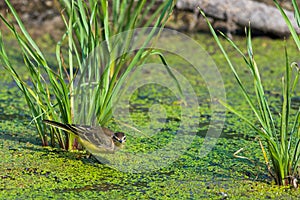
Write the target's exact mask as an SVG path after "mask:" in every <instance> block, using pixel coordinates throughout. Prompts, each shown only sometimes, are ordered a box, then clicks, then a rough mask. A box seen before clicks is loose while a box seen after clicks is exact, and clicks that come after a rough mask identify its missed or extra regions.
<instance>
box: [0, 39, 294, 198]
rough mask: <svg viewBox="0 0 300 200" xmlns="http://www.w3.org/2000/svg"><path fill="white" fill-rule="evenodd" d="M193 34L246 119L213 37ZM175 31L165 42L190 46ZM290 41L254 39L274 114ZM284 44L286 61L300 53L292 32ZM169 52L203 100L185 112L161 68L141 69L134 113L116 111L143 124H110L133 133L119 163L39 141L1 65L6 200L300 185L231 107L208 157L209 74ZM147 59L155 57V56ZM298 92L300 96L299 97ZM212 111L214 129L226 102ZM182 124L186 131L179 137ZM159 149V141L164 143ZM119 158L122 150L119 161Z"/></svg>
mask: <svg viewBox="0 0 300 200" xmlns="http://www.w3.org/2000/svg"><path fill="white" fill-rule="evenodd" d="M190 37H191V38H193V39H194V40H196V41H197V42H198V43H199V45H200V46H201V47H202V48H203V49H204V50H205V51H207V53H208V54H207V56H208V55H209V56H210V57H211V58H212V59H213V61H214V62H215V64H216V66H217V69H218V71H219V73H220V75H221V77H222V80H223V83H224V88H225V91H226V98H227V102H229V103H230V104H231V105H233V106H234V107H235V108H237V109H238V110H239V111H240V112H242V113H243V114H245V115H247V116H249V120H253V121H255V118H254V116H253V115H252V113H251V111H250V109H249V107H248V106H247V104H246V102H245V101H244V99H243V96H242V94H241V92H240V91H239V87H238V85H237V83H236V81H235V79H234V77H233V75H232V72H231V71H230V68H229V67H228V65H227V63H226V61H225V59H224V58H223V56H222V55H221V53H220V51H219V49H218V47H217V46H216V45H215V42H214V40H213V38H212V36H211V35H208V34H203V33H198V34H192V35H190ZM171 38H172V37H169V38H167V39H170V42H168V43H167V44H168V45H169V46H168V48H172V46H173V45H175V46H176V45H177V48H183V49H184V48H185V46H184V44H185V43H184V42H179V41H172V40H171ZM39 40H40V41H39V43H40V44H41V45H42V48H43V49H44V51H45V52H46V56H48V57H49V59H51V61H50V65H55V61H54V58H55V53H54V52H55V51H54V50H53V43H52V42H51V41H50V40H49V38H48V36H44V37H42V38H40V39H39ZM234 41H236V43H237V44H238V45H239V46H240V47H241V48H244V47H245V43H246V42H245V38H242V37H241V38H240V37H235V38H234ZM5 43H6V45H7V47H8V46H9V47H10V49H9V50H10V51H9V56H11V62H12V63H14V64H15V65H16V66H17V67H16V68H17V69H18V70H19V71H20V73H21V75H22V76H24V77H25V78H26V77H28V73H27V72H25V71H24V70H23V64H22V57H21V54H19V53H17V52H19V51H18V50H17V49H15V47H14V45H12V44H13V43H14V42H13V40H11V38H10V37H9V36H7V37H6V40H5ZM284 44H285V42H284V41H283V40H280V39H278V40H271V39H269V38H264V37H258V38H254V39H253V48H254V55H255V59H256V62H257V64H258V66H259V69H260V71H261V76H262V80H263V83H264V86H265V90H266V93H267V98H268V100H269V101H270V102H271V108H272V111H274V113H276V112H279V111H280V105H281V101H282V100H281V94H280V92H281V77H282V76H283V75H284V67H285V57H284ZM180 45H183V46H182V47H181V46H180ZM224 45H225V47H226V49H227V51H228V52H229V55H230V56H231V58H232V61H233V63H234V64H235V66H236V67H237V70H238V72H239V74H240V76H241V79H242V80H243V82H244V83H245V85H246V87H247V89H248V90H249V92H250V93H251V94H254V91H253V86H252V83H253V82H252V79H251V76H250V75H251V74H250V72H249V71H248V70H247V68H246V65H245V64H244V61H243V59H242V58H240V57H239V56H238V54H237V53H236V52H235V51H234V50H233V49H232V48H231V47H230V45H229V44H226V42H225V41H224ZM286 46H287V48H288V53H289V57H290V61H295V62H299V58H298V56H297V55H298V51H297V49H296V47H295V45H294V43H293V41H292V40H291V39H288V40H287V41H286ZM168 48H167V49H168ZM187 49H188V48H185V50H187ZM244 49H245V48H244ZM164 53H165V55H166V58H167V60H168V62H169V64H170V66H172V67H173V68H174V69H175V70H176V72H178V73H179V74H181V75H182V76H184V77H185V79H186V80H188V81H189V86H191V88H192V89H193V92H194V94H195V96H196V98H197V100H198V103H199V105H198V106H197V107H196V108H193V109H188V110H187V111H184V109H185V107H184V106H183V102H180V101H179V99H178V96H176V93H174V91H172V90H170V88H167V87H164V85H161V84H157V82H156V80H157V79H160V76H158V75H157V78H156V79H155V75H153V74H151V73H152V72H151V70H150V72H149V74H150V75H149V76H145V77H143V79H145V80H147V79H148V78H149V79H150V82H149V84H144V85H143V86H142V87H140V88H139V89H137V90H134V91H133V92H132V93H130V95H129V101H128V102H129V104H128V105H127V107H126V109H127V110H128V112H126V113H125V115H124V113H120V115H119V117H120V118H119V120H123V121H124V122H126V123H127V124H128V123H131V124H130V125H133V126H135V127H137V128H138V129H139V130H141V132H139V131H133V130H132V129H130V128H128V127H126V126H116V125H115V124H114V123H113V124H111V125H110V127H112V128H117V129H122V130H123V129H124V130H125V131H126V132H127V133H128V136H127V144H126V148H125V149H124V150H123V154H122V155H121V156H120V157H118V156H119V155H110V156H113V157H115V158H116V159H117V161H114V162H115V163H117V164H116V165H113V166H111V165H104V164H100V163H99V162H98V161H97V159H95V157H90V156H88V154H86V153H85V152H80V151H79V152H66V151H63V150H61V149H57V148H50V147H41V142H40V140H39V138H38V135H37V133H36V131H35V128H34V126H33V125H31V124H30V121H31V117H30V113H29V111H28V110H27V106H26V103H25V99H24V98H23V97H22V94H21V93H20V91H19V90H18V88H17V87H16V85H15V84H14V83H13V82H12V79H11V78H10V77H9V75H8V74H7V73H6V72H5V71H4V70H3V69H2V70H1V72H0V73H1V77H2V78H1V80H0V84H1V89H0V90H1V92H0V127H1V128H0V130H1V132H0V149H1V151H0V158H1V160H0V163H1V165H0V167H1V170H0V199H3V198H5V199H27V198H41V199H44V198H51V197H52V198H56V199H67V198H68V199H69V198H91V199H92V198H97V199H200V198H201V199H202V198H203V199H212V198H213V199H225V198H227V197H228V198H231V199H243V198H245V199H246V198H247V199H248V198H254V199H258V198H264V199H265V198H280V199H286V198H295V199H296V198H299V197H300V193H299V192H298V191H296V190H287V189H286V188H284V187H277V186H274V185H273V182H272V179H271V177H269V175H268V172H267V168H266V165H265V163H264V159H263V156H262V153H261V150H260V147H259V143H258V140H257V139H256V135H255V133H254V132H253V131H252V130H251V129H250V128H249V127H248V126H247V125H246V124H245V123H243V122H242V121H241V120H240V119H238V118H237V117H236V116H234V115H233V114H231V113H227V114H226V118H225V122H224V127H223V129H222V132H221V133H220V136H219V137H218V138H217V141H216V144H215V145H214V146H213V148H212V150H211V151H209V152H207V155H205V156H203V152H201V150H202V149H201V147H202V146H203V144H204V142H205V141H206V139H207V138H206V136H207V130H209V128H210V127H209V125H210V123H211V120H212V119H211V118H212V113H213V111H212V107H213V106H212V101H211V99H210V93H209V90H208V88H207V85H206V84H207V83H206V82H205V81H206V80H205V77H202V76H201V74H199V73H198V72H197V71H195V69H193V68H192V67H191V66H190V64H189V63H188V61H187V60H184V59H183V58H182V57H180V56H176V55H174V54H172V53H169V52H167V51H165V52H164ZM188 54H190V55H191V56H192V57H193V56H194V57H197V56H199V55H197V54H195V49H190V52H188ZM202 56H203V55H202ZM200 60H201V59H200ZM150 61H151V62H156V61H155V58H151V60H150ZM150 61H149V62H150ZM207 70H210V69H209V68H208V69H207ZM153 77H154V79H153ZM153 80H155V81H153ZM170 80H171V79H170ZM151 81H152V83H151ZM147 83H148V82H147ZM159 83H160V82H159ZM213 86H214V87H216V88H217V87H220V86H219V85H213ZM298 88H299V87H298ZM299 92H300V91H299V89H297V92H296V94H295V95H296V96H299V95H300V93H299ZM189 94H191V95H192V93H189ZM253 98H254V96H253ZM297 101H298V100H297V99H296V100H295V105H297ZM296 107H297V106H296ZM293 112H295V110H294V109H293ZM216 113H217V114H216V115H215V116H216V118H215V120H216V123H215V124H214V126H215V127H212V128H215V129H218V128H219V127H218V126H220V127H222V124H223V123H222V120H223V117H224V116H225V115H224V113H222V112H221V111H220V113H218V112H216ZM128 118H130V120H128ZM218 120H219V122H220V123H218ZM187 121H188V122H187ZM187 127H188V129H187ZM179 132H180V133H181V135H182V137H178V133H179ZM186 140H188V141H186ZM178 141H179V142H178ZM170 144H174V146H173V147H174V148H169V149H164V148H165V147H166V146H170ZM186 144H188V145H186ZM171 146H172V145H171ZM241 148H244V149H243V151H242V152H241V153H240V154H239V155H240V156H243V157H244V158H241V157H239V158H238V157H235V156H234V153H235V152H236V151H238V150H239V149H241ZM161 149H163V150H162V151H160V150H161ZM178 149H179V150H178ZM167 150H168V151H167ZM177 150H178V151H177ZM153 152H154V153H153ZM174 155H175V156H174ZM118 159H120V160H121V159H122V160H121V161H122V162H120V160H118ZM134 162H136V163H134ZM120 163H121V164H120Z"/></svg>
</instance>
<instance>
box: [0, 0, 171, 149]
mask: <svg viewBox="0 0 300 200" xmlns="http://www.w3.org/2000/svg"><path fill="white" fill-rule="evenodd" d="M5 2H6V4H7V6H8V8H9V11H10V12H11V14H12V16H13V18H14V19H15V21H16V25H17V28H16V27H15V25H14V24H13V23H10V22H9V21H8V20H7V19H5V18H4V17H3V16H2V15H0V18H1V20H2V21H3V22H4V24H5V25H6V26H7V27H8V29H9V30H10V32H11V33H12V34H14V36H15V38H16V39H17V41H18V44H19V46H20V48H21V50H22V56H23V59H24V64H25V66H26V68H25V69H26V71H27V72H28V73H29V74H30V77H29V80H25V79H24V78H23V77H21V76H20V75H19V72H18V71H17V68H16V67H15V66H13V65H12V64H11V62H10V59H9V57H8V56H7V53H6V47H4V43H3V40H2V34H1V32H0V37H1V38H0V39H1V40H0V48H1V51H0V58H1V60H2V61H3V63H4V68H5V69H6V71H7V72H8V73H10V74H11V76H12V77H13V79H14V80H15V82H16V84H17V86H18V87H19V88H20V90H21V91H22V92H23V94H24V97H25V99H26V102H27V105H28V108H29V110H30V112H31V115H32V117H33V122H34V124H35V126H36V128H37V131H38V133H39V136H40V138H41V140H42V144H43V145H44V146H47V145H49V141H50V145H51V146H56V145H57V144H58V145H59V147H61V148H63V149H68V150H71V149H73V148H74V147H75V148H76V142H75V140H74V136H73V135H70V134H69V133H65V132H62V131H60V130H57V129H54V128H50V131H49V133H48V128H49V127H47V126H46V125H45V124H44V123H43V122H42V120H43V119H51V120H54V121H59V122H63V123H72V122H74V117H77V116H74V115H77V114H79V115H80V114H82V113H81V111H82V110H79V111H78V113H75V114H74V112H77V110H76V111H74V109H75V108H76V106H77V105H76V102H77V101H76V100H75V99H74V98H75V97H76V96H75V95H76V89H77V88H78V87H79V88H80V87H81V85H80V84H82V83H86V81H88V79H87V78H86V76H84V74H85V73H86V71H85V70H87V68H88V67H91V66H90V65H87V66H86V65H85V62H84V61H85V59H86V58H87V57H88V56H89V55H90V54H93V51H94V49H95V48H96V47H98V46H101V44H102V42H103V41H105V40H106V43H105V44H106V45H105V48H106V49H105V51H107V52H106V53H103V55H105V56H106V58H105V59H106V62H105V66H101V67H102V68H103V69H104V72H103V71H102V73H100V71H101V70H98V69H94V71H93V72H94V73H95V75H94V76H95V77H97V78H96V79H93V80H96V81H98V82H97V83H96V86H95V87H94V88H93V90H89V93H86V94H85V95H86V96H85V97H86V98H88V99H85V100H84V102H83V104H84V103H86V102H87V104H88V107H84V106H83V107H84V108H85V110H84V111H85V113H83V114H84V117H85V119H84V120H83V121H84V122H87V121H88V120H92V117H95V120H96V123H98V124H100V125H106V124H107V123H108V122H109V121H110V120H111V118H112V103H113V102H112V99H113V98H112V97H113V96H114V95H117V93H118V92H119V90H118V88H120V85H121V84H122V81H124V79H125V78H126V76H127V74H128V73H129V72H130V71H131V70H132V69H133V68H134V66H135V65H137V64H139V63H141V62H143V61H144V60H145V59H146V58H147V57H148V56H150V55H155V53H156V52H155V50H152V49H149V48H140V49H138V50H136V52H135V53H131V54H130V53H127V54H124V55H121V58H120V59H114V55H113V52H114V49H115V48H116V44H111V43H109V41H110V38H111V37H113V36H114V35H116V34H118V33H121V32H124V31H128V30H131V29H135V28H138V27H143V26H150V25H151V26H152V27H154V28H158V27H164V25H165V23H166V21H167V19H168V17H169V15H170V13H171V12H172V9H173V6H174V2H173V1H172V0H167V1H164V2H162V3H160V4H159V5H156V7H155V11H153V10H154V9H153V6H154V4H155V0H151V1H145V0H138V1H135V0H116V1H107V0H89V1H84V0H78V1H75V0H71V1H70V0H61V1H60V3H61V6H62V8H63V10H62V12H61V13H62V14H61V17H62V20H63V22H64V24H65V32H64V34H63V36H62V38H61V40H60V41H59V42H58V43H57V45H56V60H57V66H56V67H54V68H53V67H50V66H49V65H48V61H47V59H46V58H45V56H44V54H43V52H42V51H41V50H40V48H39V47H38V45H37V44H36V43H35V41H34V40H33V39H32V37H31V36H30V35H29V33H28V32H27V30H26V28H25V26H24V25H23V23H22V21H21V19H20V17H19V16H18V14H17V12H16V11H15V9H14V8H13V6H12V5H11V3H10V2H9V0H5ZM151 9H152V10H151ZM150 11H151V13H150ZM155 33H156V32H155V30H154V31H152V32H150V33H148V34H147V37H146V38H144V43H143V45H144V46H146V45H147V43H149V41H150V40H151V39H152V38H154V37H156V36H155ZM133 37H134V35H130V34H127V37H126V38H123V41H120V42H121V43H122V44H126V41H130V40H131V39H132V38H133ZM124 46H125V47H123V48H126V45H124ZM127 48H128V47H127ZM65 49H67V50H65ZM100 55H101V52H100ZM110 56H111V57H112V58H111V57H110ZM99 58H101V59H104V58H103V57H101V56H100V57H99ZM158 58H159V59H161V60H162V62H163V63H166V61H165V59H164V57H163V56H162V57H158ZM165 66H166V67H168V66H167V64H165ZM98 67H99V66H98ZM86 74H87V73H86ZM79 75H81V76H82V77H80V78H78V77H77V76H79ZM76 79H77V80H78V79H79V80H80V81H79V83H75V82H74V80H76ZM175 81H176V80H175ZM29 83H30V84H29ZM76 84H77V87H76ZM86 108H88V110H86ZM93 115H95V116H93ZM92 123H95V122H92Z"/></svg>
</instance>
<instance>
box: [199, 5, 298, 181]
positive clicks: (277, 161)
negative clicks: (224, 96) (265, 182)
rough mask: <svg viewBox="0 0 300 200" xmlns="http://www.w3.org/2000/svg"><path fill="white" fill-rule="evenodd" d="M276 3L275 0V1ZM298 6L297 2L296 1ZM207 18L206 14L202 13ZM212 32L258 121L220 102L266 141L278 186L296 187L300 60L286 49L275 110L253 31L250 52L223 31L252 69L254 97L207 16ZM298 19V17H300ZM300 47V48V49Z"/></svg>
mask: <svg viewBox="0 0 300 200" xmlns="http://www.w3.org/2000/svg"><path fill="white" fill-rule="evenodd" d="M275 2H276V1H275ZM276 4H277V6H278V8H279V9H280V10H281V12H282V13H283V16H284V18H285V20H286V21H287V22H288V25H289V28H290V30H291V33H292V36H293V37H294V39H295V41H296V44H297V46H298V48H299V47H300V42H299V38H298V36H297V34H296V31H295V30H293V27H292V25H291V23H290V22H289V20H288V18H287V17H286V15H285V14H284V11H283V10H282V8H281V7H280V6H279V5H278V3H277V2H276ZM293 5H294V7H295V9H296V10H297V8H296V5H297V4H296V2H295V1H293ZM201 13H202V15H203V16H204V17H205V14H204V13H203V12H201ZM295 13H296V16H298V18H297V17H296V18H297V19H299V12H297V11H296V12H295ZM206 21H207V23H208V25H209V28H210V31H211V33H212V34H213V37H214V39H215V41H216V42H217V44H218V46H219V48H220V49H221V51H222V53H223V55H224V57H225V59H226V61H227V63H228V65H229V66H230V69H231V71H232V72H233V74H234V77H235V79H236V81H237V84H238V86H239V87H240V89H241V91H242V94H243V96H244V98H245V100H246V101H247V103H248V105H249V107H250V108H251V110H252V111H253V113H254V115H255V117H256V119H257V122H252V121H250V120H249V119H248V116H245V115H243V114H241V113H240V112H239V111H237V110H236V109H235V108H233V107H232V106H230V105H229V104H228V103H226V102H221V103H222V104H223V105H224V106H225V107H226V108H227V109H228V110H229V111H230V112H232V113H234V114H236V115H237V116H238V117H240V118H241V119H243V120H244V121H245V122H246V123H247V124H248V125H249V126H250V127H251V128H252V129H253V130H254V131H255V132H256V133H257V136H258V137H259V138H260V139H261V140H262V141H263V142H260V144H261V150H262V153H263V156H264V159H265V161H266V164H267V167H268V170H269V173H270V174H271V176H272V177H273V178H274V180H275V182H276V184H277V185H291V186H293V187H297V180H298V179H299V178H300V174H299V167H300V166H299V163H300V162H299V161H300V107H299V108H298V110H297V111H296V113H295V114H294V115H293V114H292V112H291V99H292V97H293V94H294V93H295V88H296V86H297V84H298V83H299V73H300V69H299V67H298V65H297V63H295V62H294V63H290V62H289V60H288V53H287V50H285V58H286V63H285V75H284V77H283V78H282V97H283V102H282V107H281V112H280V113H279V114H278V113H274V112H273V113H272V111H271V109H270V104H269V102H268V100H267V97H266V95H265V91H264V87H263V84H262V80H261V76H260V73H259V68H258V66H257V64H256V62H255V59H254V53H253V48H252V43H251V31H250V29H249V30H248V31H246V35H247V53H243V51H242V50H241V49H240V48H239V47H238V46H237V45H236V44H235V43H234V42H233V41H232V40H231V39H230V38H228V37H227V36H225V35H224V34H223V33H220V34H221V35H222V36H223V37H224V38H225V39H226V40H227V41H228V42H229V43H230V44H231V46H232V47H233V48H234V49H235V50H236V51H237V52H238V53H239V54H240V55H241V56H242V57H243V59H244V61H245V63H246V66H247V68H248V70H250V72H251V76H252V78H253V88H254V90H255V97H256V98H252V97H251V95H250V93H249V92H248V91H247V88H246V87H245V85H244V84H243V80H241V79H240V77H239V75H238V73H237V71H236V68H235V67H234V65H233V64H232V62H231V60H230V58H229V57H228V54H227V52H226V51H225V50H224V48H223V45H222V44H221V42H220V40H219V37H218V35H217V34H216V32H215V30H214V29H213V28H212V26H211V24H210V23H209V21H208V20H207V19H206ZM298 22H299V20H298ZM299 49H300V48H299ZM265 149H267V151H265Z"/></svg>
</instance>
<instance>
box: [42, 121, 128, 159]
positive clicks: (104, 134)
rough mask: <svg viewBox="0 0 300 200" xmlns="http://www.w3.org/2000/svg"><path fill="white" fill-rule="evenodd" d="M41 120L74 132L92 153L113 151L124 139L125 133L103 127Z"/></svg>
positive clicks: (118, 147)
mask: <svg viewBox="0 0 300 200" xmlns="http://www.w3.org/2000/svg"><path fill="white" fill-rule="evenodd" d="M43 122H44V123H45V124H48V125H51V126H54V127H57V128H60V129H62V130H65V131H68V132H70V133H73V134H75V135H76V136H77V137H78V138H79V141H80V142H81V143H82V144H83V145H84V146H85V147H86V148H87V150H88V151H89V152H90V153H92V154H97V153H114V152H115V151H117V150H118V149H120V148H122V146H123V144H124V143H125V141H126V135H125V133H123V132H113V131H112V130H110V129H108V128H105V127H100V126H95V127H91V126H85V125H75V124H62V123H59V122H55V121H51V120H43Z"/></svg>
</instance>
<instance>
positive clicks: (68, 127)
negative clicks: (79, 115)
mask: <svg viewBox="0 0 300 200" xmlns="http://www.w3.org/2000/svg"><path fill="white" fill-rule="evenodd" d="M43 122H44V123H45V124H49V125H51V126H54V127H56V128H60V129H62V130H64V131H71V132H73V133H75V134H76V132H75V131H74V130H73V129H74V128H73V127H72V126H71V125H70V124H63V123H59V122H55V121H51V120H47V119H44V120H43Z"/></svg>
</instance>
